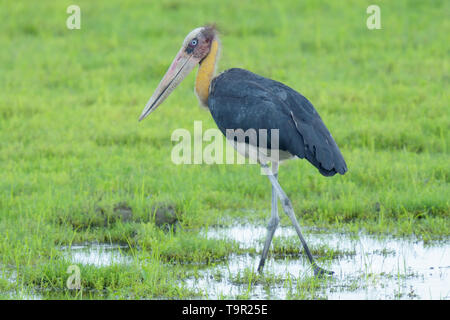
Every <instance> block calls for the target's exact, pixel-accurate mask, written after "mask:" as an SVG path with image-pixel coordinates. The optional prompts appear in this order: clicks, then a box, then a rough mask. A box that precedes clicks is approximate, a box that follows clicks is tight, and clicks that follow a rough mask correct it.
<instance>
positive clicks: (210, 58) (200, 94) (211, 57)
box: [195, 37, 220, 107]
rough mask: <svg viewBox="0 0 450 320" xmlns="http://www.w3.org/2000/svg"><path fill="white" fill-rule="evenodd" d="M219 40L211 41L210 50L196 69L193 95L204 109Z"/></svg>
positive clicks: (206, 104)
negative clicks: (194, 94) (195, 95)
mask: <svg viewBox="0 0 450 320" xmlns="http://www.w3.org/2000/svg"><path fill="white" fill-rule="evenodd" d="M219 47H220V44H219V40H218V39H217V37H216V38H214V39H213V41H212V43H211V49H210V50H209V53H208V55H207V56H206V57H205V58H204V59H203V60H202V62H201V63H200V67H199V68H198V73H197V79H196V80H195V93H196V94H197V98H198V100H199V101H200V104H201V105H202V106H204V107H208V96H209V85H210V84H211V80H212V79H213V77H214V73H215V71H216V65H217V60H218V58H219V50H220V48H219Z"/></svg>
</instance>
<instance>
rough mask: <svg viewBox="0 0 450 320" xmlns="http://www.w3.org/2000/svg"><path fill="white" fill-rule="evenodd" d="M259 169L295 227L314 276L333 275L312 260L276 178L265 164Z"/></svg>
mask: <svg viewBox="0 0 450 320" xmlns="http://www.w3.org/2000/svg"><path fill="white" fill-rule="evenodd" d="M261 167H262V168H263V170H264V172H265V173H266V175H267V177H268V178H269V180H270V182H271V183H272V187H273V188H274V189H275V190H276V192H277V194H278V197H279V198H280V201H281V204H282V206H283V210H284V212H285V213H286V214H287V215H288V217H289V218H290V219H291V222H292V224H293V225H294V227H295V231H297V235H298V237H299V238H300V241H301V242H302V245H303V248H304V249H305V253H306V256H307V257H308V260H309V262H310V263H311V265H312V266H313V268H314V274H315V275H316V276H322V275H325V274H333V272H332V271H327V270H324V269H322V268H320V267H319V266H318V265H317V263H316V261H315V260H314V258H313V256H312V254H311V251H309V248H308V245H307V244H306V241H305V239H304V238H303V235H302V232H301V231H300V225H299V224H298V222H297V219H296V218H295V213H294V209H293V208H292V203H291V200H289V198H288V196H287V195H286V193H285V192H284V190H283V189H282V188H281V186H280V184H279V183H278V180H277V179H276V177H275V176H274V175H273V174H272V172H271V171H270V169H269V166H268V165H267V164H261Z"/></svg>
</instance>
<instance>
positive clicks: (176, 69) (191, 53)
mask: <svg viewBox="0 0 450 320" xmlns="http://www.w3.org/2000/svg"><path fill="white" fill-rule="evenodd" d="M216 33H217V32H216V29H215V27H214V26H205V27H200V28H196V29H194V30H192V31H191V32H190V33H189V34H188V35H187V37H186V38H185V39H184V41H183V46H182V47H181V49H180V51H178V53H177V55H176V57H175V59H174V60H173V61H172V64H171V65H170V67H169V70H167V72H166V74H165V75H164V77H163V78H162V80H161V82H160V83H159V85H158V87H157V88H156V90H155V92H154V93H153V95H152V96H151V98H150V100H149V101H148V102H147V105H146V106H145V108H144V111H142V114H141V116H140V117H139V121H141V120H142V119H144V118H145V117H147V116H148V115H149V114H150V113H152V112H153V111H154V110H155V109H156V108H157V107H158V106H159V105H160V104H161V103H162V102H163V101H164V100H165V99H166V98H167V97H168V96H169V95H170V93H171V92H172V91H173V90H174V89H175V88H176V86H178V85H179V84H180V83H181V81H183V79H184V78H185V77H186V76H187V75H188V74H189V73H190V72H191V71H192V69H194V68H195V66H197V65H198V64H199V63H201V62H202V60H203V59H204V58H205V57H206V56H207V55H208V54H209V51H210V50H211V44H212V42H213V40H214V39H215V37H216Z"/></svg>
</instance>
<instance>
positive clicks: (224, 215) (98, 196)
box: [0, 0, 450, 298]
mask: <svg viewBox="0 0 450 320" xmlns="http://www.w3.org/2000/svg"><path fill="white" fill-rule="evenodd" d="M372 3H373V1H356V0H355V1H298V0H295V1H276V2H273V3H272V4H269V3H262V2H260V1H242V0H240V1H239V0H238V1H232V2H225V1H224V2H217V1H206V0H197V1H182V0H170V1H151V2H150V1H149V2H146V3H141V2H138V1H118V0H117V1H115V0H114V1H95V2H93V1H85V0H83V1H81V0H79V1H76V4H78V5H79V6H80V8H81V29H80V30H68V29H67V27H66V19H67V17H68V14H67V13H66V8H67V7H68V6H69V5H70V4H73V2H72V1H39V2H27V1H0V48H1V50H0V89H1V91H0V235H1V236H0V298H20V297H23V292H26V291H27V290H29V289H30V290H33V292H38V293H39V294H40V295H43V297H58V298H80V297H89V295H90V294H91V295H94V296H96V295H99V294H101V297H104V298H190V297H198V296H200V297H205V295H203V294H202V293H199V292H192V290H189V289H187V288H186V287H184V286H182V285H180V283H179V281H178V280H179V279H183V278H186V277H188V276H191V275H192V274H193V273H195V268H197V267H192V266H195V265H206V266H208V265H210V264H213V263H216V262H217V261H223V260H226V259H227V258H228V257H229V255H230V254H231V253H236V254H240V253H242V254H243V253H249V251H251V250H247V249H242V248H240V247H239V246H237V245H236V244H235V243H233V242H232V241H226V240H214V239H205V237H204V236H203V235H202V234H201V232H200V230H201V229H202V228H206V227H210V226H215V225H229V224H232V223H236V222H238V223H241V222H242V223H243V222H247V223H250V224H255V225H265V224H266V223H267V220H268V217H269V212H270V190H271V189H270V184H269V182H268V180H267V178H266V177H264V176H262V175H260V174H259V172H260V171H259V168H258V167H257V166H255V165H178V166H177V165H175V164H173V163H172V162H171V161H170V155H171V150H172V147H173V145H174V143H173V142H172V141H171V140H170V137H171V133H172V132H173V131H174V130H175V129H177V128H186V129H188V130H189V131H191V132H192V130H193V123H194V120H196V121H202V122H203V128H204V130H206V129H207V128H215V127H216V126H215V123H214V121H213V120H212V118H211V116H210V114H209V113H208V112H207V111H205V110H203V109H200V108H199V107H198V102H197V99H196V97H195V95H194V94H193V84H194V80H195V72H193V73H192V74H191V75H190V76H189V77H188V78H187V79H186V80H185V81H184V82H183V83H182V84H181V85H180V87H179V88H178V89H177V90H176V91H175V92H174V93H173V94H172V95H171V96H170V97H169V99H168V100H167V101H166V102H165V103H164V104H163V105H162V106H161V107H160V108H159V109H158V110H157V111H156V112H154V113H153V114H152V115H151V116H150V117H149V118H148V119H146V120H145V121H144V122H142V123H138V122H137V118H138V116H139V115H140V112H141V111H142V109H143V107H144V105H145V103H146V102H147V100H148V98H149V97H150V95H151V94H152V92H153V90H154V88H155V87H156V85H157V84H158V82H159V80H160V79H161V77H162V75H163V74H164V72H165V71H166V69H167V67H168V65H169V64H170V62H171V61H172V58H173V57H174V56H175V54H176V52H177V50H178V49H179V48H180V46H181V43H182V41H183V39H184V37H185V36H186V34H187V33H188V32H189V31H191V30H192V29H193V28H195V27H198V26H201V25H204V24H205V23H208V22H216V23H217V25H218V27H219V29H220V31H221V40H222V45H223V50H222V59H221V61H220V63H219V71H222V70H225V69H228V68H231V67H241V68H245V69H248V70H251V71H253V72H255V73H258V74H261V75H263V76H267V77H270V78H273V79H276V80H279V81H281V82H284V83H286V84H287V85H289V86H291V87H293V88H294V89H296V90H298V91H300V92H301V93H302V94H304V95H305V96H306V97H308V99H309V100H311V101H312V103H313V104H314V105H315V107H316V109H317V110H318V111H319V113H320V114H321V116H322V118H323V119H324V122H325V123H326V125H327V126H328V128H329V129H330V131H331V132H332V134H333V136H334V138H335V139H336V141H337V143H338V145H339V146H340V149H341V151H342V153H343V155H344V157H345V159H346V161H347V165H348V168H349V172H348V173H347V174H346V175H344V176H336V177H333V178H325V177H323V176H321V175H320V174H319V173H318V172H317V170H316V169H315V168H313V167H312V166H311V165H310V164H309V163H307V162H306V161H300V160H297V161H290V162H289V163H287V164H285V165H283V166H281V168H280V176H279V178H280V183H281V185H282V186H283V187H284V188H285V190H286V192H287V194H288V195H289V196H290V198H291V200H292V202H293V204H294V208H295V210H296V213H297V216H298V219H299V221H300V224H301V225H303V226H309V227H311V226H315V227H319V228H323V229H326V230H331V231H339V232H358V231H360V230H363V231H364V232H366V233H373V234H377V235H385V234H393V235H396V236H410V235H414V236H416V237H418V238H419V239H421V240H423V241H434V240H436V239H441V240H444V241H448V240H449V236H450V218H449V213H450V210H449V198H450V197H449V195H450V188H449V175H450V166H449V163H450V155H449V142H450V133H449V132H450V131H449V128H450V117H449V52H450V51H449V50H450V48H449V42H448V34H449V33H450V23H449V19H448V12H450V2H448V1H438V0H435V1H412V0H411V1H403V0H396V1H386V0H385V1H378V2H377V4H378V5H379V6H380V7H381V24H382V29H381V30H368V29H367V27H366V19H367V17H368V15H367V14H366V8H367V6H368V5H370V4H372ZM162 205H165V206H169V208H171V210H172V209H173V211H174V212H175V213H176V215H177V218H178V220H179V224H180V225H181V228H178V231H177V232H176V233H173V232H165V231H164V230H161V229H160V228H158V227H157V226H156V224H155V222H154V219H153V213H154V212H155V210H154V208H155V206H162ZM124 212H127V214H125V213H124ZM280 217H282V224H283V225H288V224H289V222H288V219H287V218H286V217H285V216H284V215H283V214H282V213H280ZM85 242H99V243H120V244H127V245H128V246H129V247H130V248H131V249H130V250H131V255H132V257H133V262H132V263H131V264H129V265H127V266H122V265H119V264H118V265H111V266H103V267H95V266H90V265H87V266H86V265H85V266H80V267H81V269H82V270H81V271H82V275H83V277H82V286H83V290H84V291H83V292H84V293H83V292H81V293H80V292H72V291H68V290H65V288H66V279H67V277H68V274H67V268H68V266H69V265H70V264H71V262H70V261H68V260H67V259H66V258H65V257H64V255H63V253H62V252H61V250H60V247H61V246H70V245H72V244H78V243H85ZM313 249H314V248H313ZM316 249H317V248H316ZM318 249H320V248H318ZM318 249H317V250H318ZM280 251H283V249H280ZM250 253H251V252H250ZM269 257H270V256H269ZM181 262H183V264H181ZM254 267H256V266H254ZM193 269H194V271H193ZM11 277H13V278H14V281H12V282H11V281H9V280H7V279H10V278H11ZM244 281H250V282H251V280H248V279H244ZM311 281H312V282H310V283H309V285H305V286H304V287H302V290H306V291H308V290H310V291H311V290H314V288H316V286H315V285H314V284H315V283H316V282H315V281H316V280H311ZM311 283H312V284H311ZM292 297H293V298H296V297H297V298H298V296H295V295H293V296H292ZM301 297H309V296H308V295H306V296H301ZM312 297H314V296H313V295H312Z"/></svg>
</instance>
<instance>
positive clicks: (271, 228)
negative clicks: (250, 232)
mask: <svg viewBox="0 0 450 320" xmlns="http://www.w3.org/2000/svg"><path fill="white" fill-rule="evenodd" d="M272 174H273V175H274V177H275V179H276V178H277V176H278V162H275V161H274V162H272ZM279 222H280V217H278V197H277V191H276V190H275V188H274V187H273V186H272V213H271V215H270V220H269V225H268V226H267V236H266V241H265V242H264V249H263V251H262V254H261V259H260V260H259V265H258V271H259V272H261V271H262V269H263V268H264V263H265V262H266V259H267V254H268V253H269V248H270V243H271V242H272V238H273V235H274V233H275V230H277V227H278V223H279Z"/></svg>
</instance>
